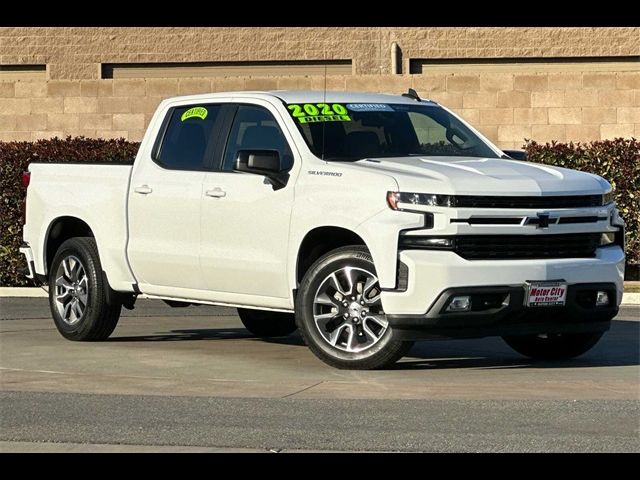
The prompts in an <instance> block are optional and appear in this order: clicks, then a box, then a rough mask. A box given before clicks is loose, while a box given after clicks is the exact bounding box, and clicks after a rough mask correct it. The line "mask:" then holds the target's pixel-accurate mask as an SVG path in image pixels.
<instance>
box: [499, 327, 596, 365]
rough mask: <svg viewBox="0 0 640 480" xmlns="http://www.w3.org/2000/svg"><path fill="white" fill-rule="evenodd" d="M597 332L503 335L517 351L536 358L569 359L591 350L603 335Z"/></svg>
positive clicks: (508, 343)
mask: <svg viewBox="0 0 640 480" xmlns="http://www.w3.org/2000/svg"><path fill="white" fill-rule="evenodd" d="M602 335H603V333H602V332H597V333H555V334H551V333H549V334H544V335H522V336H517V337H503V339H504V341H505V342H506V343H507V345H509V346H510V347H511V348H513V349H514V350H515V351H516V352H518V353H520V354H522V355H524V356H525V357H530V358H533V359H536V360H567V359H570V358H574V357H577V356H578V355H582V354H583V353H586V352H588V351H589V350H591V349H592V348H593V347H594V346H595V344H596V343H598V340H600V338H601V337H602Z"/></svg>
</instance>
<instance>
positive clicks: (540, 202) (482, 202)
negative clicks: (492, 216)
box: [453, 195, 603, 208]
mask: <svg viewBox="0 0 640 480" xmlns="http://www.w3.org/2000/svg"><path fill="white" fill-rule="evenodd" d="M602 202H603V199H602V195H579V196H561V197H558V196H555V197H485V196H475V195H456V196H455V198H454V203H455V205H453V206H455V207H460V208H584V207H600V206H602Z"/></svg>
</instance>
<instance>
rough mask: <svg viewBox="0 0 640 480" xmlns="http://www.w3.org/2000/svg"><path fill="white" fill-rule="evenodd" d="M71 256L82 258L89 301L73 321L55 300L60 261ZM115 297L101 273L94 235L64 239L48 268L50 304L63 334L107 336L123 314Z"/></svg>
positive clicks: (83, 338) (77, 337)
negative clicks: (67, 317) (66, 316)
mask: <svg viewBox="0 0 640 480" xmlns="http://www.w3.org/2000/svg"><path fill="white" fill-rule="evenodd" d="M70 256H72V257H75V258H77V259H78V260H79V261H80V263H81V265H82V267H83V269H84V271H85V274H86V275H85V276H86V279H87V289H86V290H87V292H86V295H87V297H86V305H85V308H84V310H83V313H82V315H79V316H78V317H77V318H75V319H74V321H73V323H70V322H69V321H66V320H65V319H64V318H63V316H62V315H61V313H60V312H59V310H58V306H57V301H56V281H57V278H56V277H57V272H58V269H59V267H60V264H61V263H62V262H63V261H64V260H65V259H66V258H69V257H70ZM116 297H117V295H116V294H115V292H114V291H113V290H111V288H110V287H109V285H108V284H107V282H106V280H105V278H104V276H103V274H102V266H101V264H100V257H99V256H98V248H97V246H96V241H95V239H93V238H91V237H75V238H71V239H69V240H67V241H65V242H64V243H63V244H62V245H61V246H60V248H59V249H58V251H57V252H56V255H55V257H54V259H53V262H52V263H51V270H50V271H49V307H50V309H51V315H52V316H53V320H54V322H55V324H56V327H57V328H58V331H59V332H60V333H61V334H62V336H63V337H65V338H67V339H69V340H75V341H100V340H106V339H107V338H108V337H109V335H111V333H112V332H113V330H114V329H115V328H116V325H117V324H118V319H119V318H120V311H121V309H122V304H121V303H120V302H118V301H117V300H116ZM63 313H64V312H63Z"/></svg>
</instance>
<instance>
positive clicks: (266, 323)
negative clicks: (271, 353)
mask: <svg viewBox="0 0 640 480" xmlns="http://www.w3.org/2000/svg"><path fill="white" fill-rule="evenodd" d="M238 316H239V317H240V320H241V321H242V324H243V325H244V328H246V329H247V330H249V331H250V332H251V333H253V334H254V335H255V336H257V337H263V338H269V337H284V336H287V335H289V334H291V333H293V332H295V330H296V321H295V318H294V316H293V313H284V312H272V311H269V310H251V309H248V308H239V309H238Z"/></svg>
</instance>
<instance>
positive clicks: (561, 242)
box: [453, 233, 600, 260]
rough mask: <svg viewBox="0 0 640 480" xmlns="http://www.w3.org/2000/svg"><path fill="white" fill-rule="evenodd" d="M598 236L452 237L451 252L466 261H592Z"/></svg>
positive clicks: (586, 234) (597, 243)
mask: <svg viewBox="0 0 640 480" xmlns="http://www.w3.org/2000/svg"><path fill="white" fill-rule="evenodd" d="M599 244H600V233H577V234H569V235H465V236H459V237H455V245H454V248H453V249H454V251H455V252H456V253H457V254H458V255H460V256H461V257H463V258H466V259H467V260H518V259H534V258H592V257H595V255H596V249H597V248H598V245H599Z"/></svg>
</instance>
